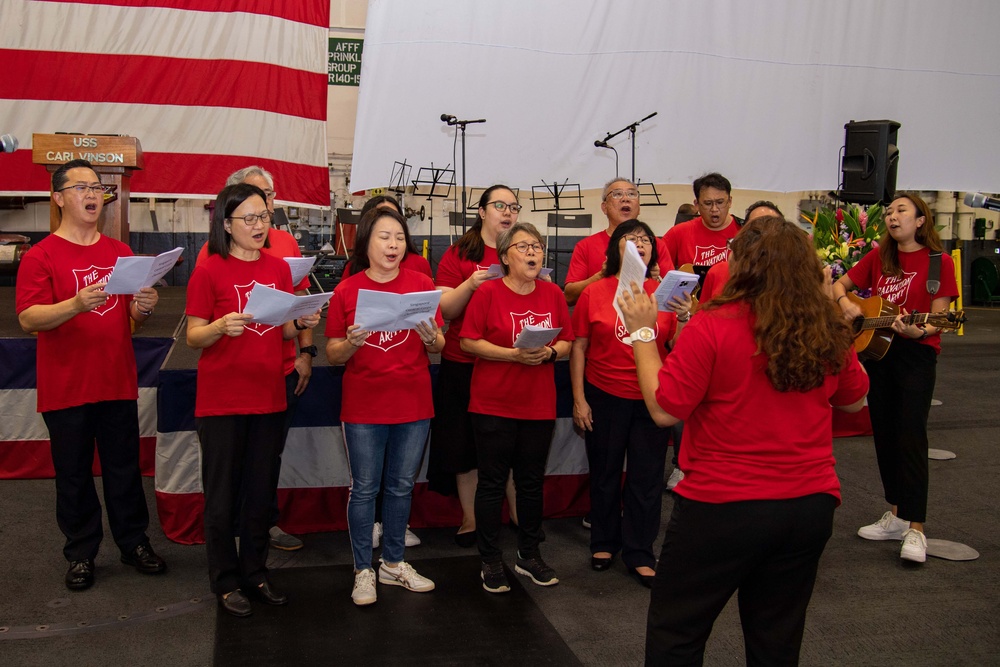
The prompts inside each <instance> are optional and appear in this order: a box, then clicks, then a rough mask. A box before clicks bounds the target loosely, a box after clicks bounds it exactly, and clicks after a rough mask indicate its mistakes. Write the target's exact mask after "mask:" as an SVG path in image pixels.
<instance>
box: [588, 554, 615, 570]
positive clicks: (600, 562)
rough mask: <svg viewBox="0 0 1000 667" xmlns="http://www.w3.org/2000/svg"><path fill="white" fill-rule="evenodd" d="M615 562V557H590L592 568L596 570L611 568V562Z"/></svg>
mask: <svg viewBox="0 0 1000 667" xmlns="http://www.w3.org/2000/svg"><path fill="white" fill-rule="evenodd" d="M614 562H615V557H614V556H612V557H611V558H600V557H598V556H591V557H590V569H592V570H594V571H595V572H604V571H605V570H608V569H611V564H612V563H614Z"/></svg>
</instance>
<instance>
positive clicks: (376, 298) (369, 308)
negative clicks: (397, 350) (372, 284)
mask: <svg viewBox="0 0 1000 667" xmlns="http://www.w3.org/2000/svg"><path fill="white" fill-rule="evenodd" d="M440 302H441V292H439V291H438V290H436V289H435V290H428V291H426V292H410V293H409V294H396V293H395V292H379V291H377V290H367V289H363V290H358V305H357V306H356V307H355V310H354V323H355V324H358V325H360V326H361V328H362V329H364V330H365V331H402V330H403V329H415V328H416V327H417V324H418V323H419V322H426V321H427V320H431V319H434V317H435V315H437V309H438V304H439V303H440Z"/></svg>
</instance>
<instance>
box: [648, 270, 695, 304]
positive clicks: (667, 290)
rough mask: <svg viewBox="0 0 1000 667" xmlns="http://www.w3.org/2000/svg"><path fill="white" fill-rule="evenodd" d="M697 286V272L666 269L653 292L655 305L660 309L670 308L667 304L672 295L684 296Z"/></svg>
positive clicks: (681, 297) (692, 291)
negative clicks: (664, 274)
mask: <svg viewBox="0 0 1000 667" xmlns="http://www.w3.org/2000/svg"><path fill="white" fill-rule="evenodd" d="M697 288H698V274H697V273H688V272H687V271H667V275H666V276H664V278H663V282H661V283H660V286H659V287H657V288H656V291H655V292H653V296H655V297H656V305H657V307H658V308H659V309H660V310H670V307H669V306H668V305H667V304H669V303H670V301H671V300H673V298H674V297H678V298H680V299H683V298H684V295H685V294H692V293H694V291H695V289H697Z"/></svg>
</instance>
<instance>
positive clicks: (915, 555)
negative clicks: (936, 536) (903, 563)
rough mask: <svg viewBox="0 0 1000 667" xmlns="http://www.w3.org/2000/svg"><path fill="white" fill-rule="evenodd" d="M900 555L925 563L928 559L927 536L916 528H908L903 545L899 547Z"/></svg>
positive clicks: (906, 558) (904, 534)
mask: <svg viewBox="0 0 1000 667" xmlns="http://www.w3.org/2000/svg"><path fill="white" fill-rule="evenodd" d="M899 557H900V558H902V559H903V560H912V561H913V562H914V563H923V562H924V561H926V560H927V538H926V537H924V534H923V533H921V532H920V531H919V530H917V529H916V528H908V529H907V530H906V532H905V533H903V546H902V547H901V548H900V549H899Z"/></svg>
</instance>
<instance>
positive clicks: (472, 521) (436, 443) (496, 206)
mask: <svg viewBox="0 0 1000 667" xmlns="http://www.w3.org/2000/svg"><path fill="white" fill-rule="evenodd" d="M520 210H521V206H520V204H518V203H517V197H516V196H514V193H513V191H511V189H510V188H508V187H507V186H506V185H494V186H491V187H489V188H486V190H485V191H484V192H483V194H482V196H481V197H480V198H479V217H478V218H477V219H476V223H475V224H474V225H472V227H471V228H470V229H469V231H467V232H466V233H465V234H463V235H462V237H461V238H460V239H458V241H456V242H455V244H454V245H452V246H451V247H450V248H448V250H447V251H445V253H444V256H443V257H442V258H441V263H440V264H438V269H437V279H436V281H435V282H436V284H437V288H438V289H439V290H441V292H442V294H441V314H442V315H443V316H444V318H445V319H446V320H449V321H450V323H449V325H448V331H447V333H446V334H445V346H444V351H443V352H441V366H440V368H439V369H438V381H437V386H436V388H435V390H434V412H435V417H434V424H433V431H434V438H433V442H432V444H431V451H430V460H429V462H428V469H427V479H428V487H429V488H430V489H431V490H432V491H436V492H438V493H441V494H444V495H454V494H455V493H456V492H457V494H458V500H459V503H460V505H461V507H462V523H461V525H460V526H459V528H458V532H457V533H456V534H455V542H456V543H457V544H458V545H459V546H461V547H466V548H468V547H472V546H475V544H476V514H475V499H476V483H477V479H478V476H477V473H476V446H475V443H474V441H473V435H472V422H471V420H470V417H469V387H470V386H471V384H472V368H473V363H474V362H475V360H476V359H475V357H474V356H473V355H471V354H469V353H467V352H465V351H464V350H463V349H462V347H461V345H460V342H459V334H460V333H461V331H462V323H463V321H464V318H465V307H466V306H467V305H468V304H469V300H470V299H471V298H472V295H473V294H474V293H475V292H476V291H477V290H478V289H479V288H480V287H481V286H482V285H483V284H484V283H486V282H487V281H488V280H489V279H490V274H489V271H488V269H489V268H490V266H493V265H495V264H499V263H500V259H499V257H498V256H497V250H496V247H497V238H498V237H499V236H500V234H501V233H502V232H504V231H506V230H508V229H510V228H511V226H512V225H514V224H515V223H516V222H517V214H518V213H519V212H520ZM493 277H494V278H495V277H497V276H495V275H494V276H493ZM514 495H515V494H514V485H513V482H511V483H509V484H508V486H507V501H508V503H507V504H508V507H509V509H510V513H511V521H512V522H513V523H517V518H516V507H515V505H516V502H515V500H514Z"/></svg>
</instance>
